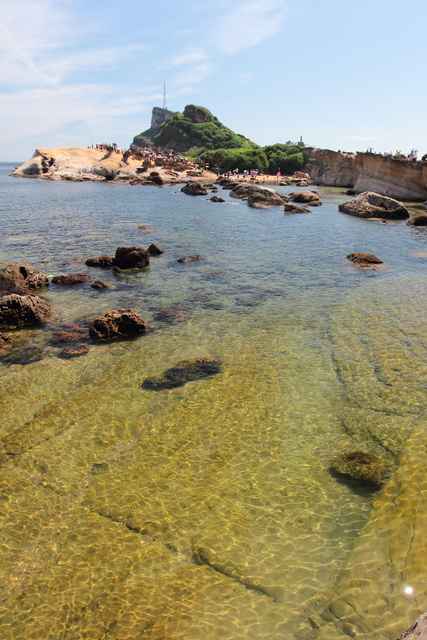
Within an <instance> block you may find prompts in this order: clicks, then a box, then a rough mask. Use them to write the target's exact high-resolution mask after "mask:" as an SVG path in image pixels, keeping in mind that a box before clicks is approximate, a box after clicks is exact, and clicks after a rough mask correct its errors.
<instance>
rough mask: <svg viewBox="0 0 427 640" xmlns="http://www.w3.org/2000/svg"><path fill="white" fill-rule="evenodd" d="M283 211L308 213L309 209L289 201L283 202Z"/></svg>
mask: <svg viewBox="0 0 427 640" xmlns="http://www.w3.org/2000/svg"><path fill="white" fill-rule="evenodd" d="M285 211H286V212H287V213H310V209H306V208H305V207H298V205H296V204H291V203H290V202H289V203H287V204H285Z"/></svg>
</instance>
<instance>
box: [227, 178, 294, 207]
mask: <svg viewBox="0 0 427 640" xmlns="http://www.w3.org/2000/svg"><path fill="white" fill-rule="evenodd" d="M225 188H227V187H225ZM230 196H232V197H233V198H240V199H241V200H247V202H248V204H249V205H250V206H252V207H262V208H265V207H279V206H281V205H283V204H284V203H285V202H287V198H286V197H285V196H281V195H280V193H278V192H277V191H275V190H274V189H270V188H269V187H260V186H258V185H255V184H250V183H247V182H233V183H232V184H231V191H230Z"/></svg>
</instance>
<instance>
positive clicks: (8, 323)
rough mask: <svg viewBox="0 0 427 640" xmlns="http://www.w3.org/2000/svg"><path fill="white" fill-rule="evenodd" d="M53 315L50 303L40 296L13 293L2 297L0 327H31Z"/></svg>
mask: <svg viewBox="0 0 427 640" xmlns="http://www.w3.org/2000/svg"><path fill="white" fill-rule="evenodd" d="M52 315H53V309H52V307H51V305H50V303H49V302H48V301H47V300H44V299H43V298H40V297H39V296H33V295H26V296H20V295H18V294H17V293H11V294H10V295H7V296H3V297H1V298H0V327H30V326H33V325H36V324H40V323H42V322H46V321H47V320H48V319H49V318H50V317H51V316H52Z"/></svg>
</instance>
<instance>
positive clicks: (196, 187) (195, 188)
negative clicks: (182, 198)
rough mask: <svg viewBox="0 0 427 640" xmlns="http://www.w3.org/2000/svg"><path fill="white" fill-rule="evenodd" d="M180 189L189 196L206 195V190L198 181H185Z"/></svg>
mask: <svg viewBox="0 0 427 640" xmlns="http://www.w3.org/2000/svg"><path fill="white" fill-rule="evenodd" d="M181 191H182V192H183V193H186V194H187V195H189V196H207V195H208V190H207V189H205V187H202V185H201V184H200V182H187V184H186V185H185V186H184V187H182V189H181Z"/></svg>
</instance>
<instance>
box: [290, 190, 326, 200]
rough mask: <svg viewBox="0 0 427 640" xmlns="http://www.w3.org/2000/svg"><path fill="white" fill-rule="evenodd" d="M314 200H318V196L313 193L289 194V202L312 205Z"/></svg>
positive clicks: (295, 192)
mask: <svg viewBox="0 0 427 640" xmlns="http://www.w3.org/2000/svg"><path fill="white" fill-rule="evenodd" d="M315 200H319V196H318V195H317V193H316V192H315V191H294V192H293V193H290V194H289V201H290V202H305V203H312V202H314V201H315Z"/></svg>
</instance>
